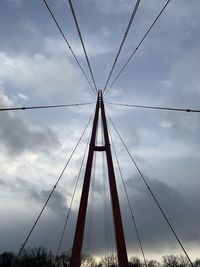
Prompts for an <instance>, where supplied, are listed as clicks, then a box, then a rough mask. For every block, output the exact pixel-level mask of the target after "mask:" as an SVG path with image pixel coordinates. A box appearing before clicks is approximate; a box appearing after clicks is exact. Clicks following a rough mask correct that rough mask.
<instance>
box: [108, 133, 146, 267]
mask: <svg viewBox="0 0 200 267" xmlns="http://www.w3.org/2000/svg"><path fill="white" fill-rule="evenodd" d="M109 133H110V130H109ZM110 140H111V144H112V147H113V151H114V155H115V158H116V162H117V166H118V170H119V173H120V177H121V180H122V184H123V188H124V191H125V195H126V199H127V202H128V206H129V210H130V213H131V218H132V221H133V224H134V228H135V232H136V235H137V239H138V243H139V246H140V249H141V253H142V257H143V260H144V265H145V266H146V267H147V261H146V258H145V255H144V249H143V245H142V241H141V237H140V233H139V230H138V227H137V223H136V219H135V216H134V213H133V208H132V206H131V202H130V198H129V195H128V191H127V188H126V183H125V180H124V177H123V174H122V170H121V167H120V163H119V158H118V156H117V151H116V149H115V145H114V142H113V138H112V135H111V133H110Z"/></svg>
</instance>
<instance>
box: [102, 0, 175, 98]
mask: <svg viewBox="0 0 200 267" xmlns="http://www.w3.org/2000/svg"><path fill="white" fill-rule="evenodd" d="M170 1H171V0H168V1H167V2H166V4H165V5H164V7H163V8H162V9H161V11H160V12H159V14H158V16H157V17H156V19H155V20H154V22H153V23H152V24H151V26H150V27H149V29H148V30H147V32H146V33H145V35H144V36H143V37H142V39H141V40H140V42H139V44H138V45H137V47H136V48H135V50H133V52H132V54H131V55H130V57H129V58H128V59H127V61H126V62H125V64H124V65H123V67H122V69H121V70H120V72H119V73H118V74H117V76H116V77H115V79H114V80H113V82H112V83H111V85H110V87H109V88H108V90H107V91H106V92H105V95H106V94H107V93H108V91H109V90H110V89H111V88H112V87H113V85H114V84H115V82H116V81H117V79H118V78H119V76H120V75H121V74H122V72H123V71H124V69H125V68H126V66H127V65H128V63H129V62H130V60H131V59H132V57H133V56H134V55H135V53H136V52H137V51H138V49H139V47H140V46H141V44H142V43H143V42H144V40H145V39H146V37H147V35H148V34H149V33H150V31H151V30H152V28H153V27H154V25H155V24H156V22H157V21H158V19H159V18H160V16H161V15H162V13H163V12H164V10H165V8H166V7H167V6H168V4H169V3H170Z"/></svg>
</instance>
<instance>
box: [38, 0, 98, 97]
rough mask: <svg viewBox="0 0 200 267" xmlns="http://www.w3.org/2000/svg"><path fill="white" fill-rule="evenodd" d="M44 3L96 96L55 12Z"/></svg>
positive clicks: (44, 0)
mask: <svg viewBox="0 0 200 267" xmlns="http://www.w3.org/2000/svg"><path fill="white" fill-rule="evenodd" d="M42 1H43V2H44V4H45V6H46V7H47V9H48V11H49V13H50V15H51V17H52V19H53V20H54V22H55V24H56V26H57V28H58V30H59V32H60V33H61V35H62V37H63V39H64V41H65V43H66V44H67V46H68V48H69V50H70V52H71V54H72V56H73V57H74V59H75V61H76V63H77V64H78V66H79V68H80V70H81V72H82V73H83V75H84V77H85V79H86V80H87V82H88V84H89V86H90V88H91V89H92V91H93V93H94V94H95V95H96V92H95V90H94V88H93V86H92V84H91V82H90V80H89V79H88V77H87V75H86V73H85V71H84V69H83V67H82V66H81V64H80V62H79V60H78V58H77V56H76V55H75V53H74V51H73V49H72V47H71V45H70V44H69V41H68V40H67V38H66V36H65V34H64V32H63V31H62V29H61V27H60V25H59V23H58V21H57V19H56V17H55V16H54V14H53V12H52V10H51V8H50V6H49V5H48V3H47V1H46V0H42Z"/></svg>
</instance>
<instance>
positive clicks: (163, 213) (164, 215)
mask: <svg viewBox="0 0 200 267" xmlns="http://www.w3.org/2000/svg"><path fill="white" fill-rule="evenodd" d="M108 117H109V120H110V121H111V124H112V126H113V128H114V129H115V131H116V133H117V135H118V137H119V139H120V140H121V142H122V144H123V146H124V148H125V150H126V151H127V153H128V155H129V157H130V158H131V160H132V162H133V164H134V166H135V167H136V169H137V171H138V173H139V175H140V177H141V178H142V180H143V182H144V183H145V185H146V187H147V189H148V190H149V192H150V194H151V196H152V198H153V200H154V201H155V203H156V205H157V206H158V208H159V210H160V212H161V213H162V215H163V217H164V219H165V221H166V223H167V224H168V226H169V228H170V229H171V231H172V233H173V235H174V237H175V239H176V240H177V242H178V243H179V245H180V247H181V248H182V250H183V252H184V254H185V256H186V257H187V259H188V261H189V263H190V265H191V266H192V267H194V264H193V263H192V261H191V259H190V257H189V255H188V253H187V251H186V250H185V248H184V246H183V244H182V242H181V240H180V238H179V237H178V235H177V234H176V232H175V230H174V228H173V226H172V224H171V223H170V221H169V219H168V217H167V215H166V214H165V212H164V210H163V208H162V207H161V205H160V204H159V201H158V199H157V197H156V196H155V194H154V193H153V191H152V190H151V188H150V186H149V184H148V182H147V180H146V178H145V176H144V175H143V173H142V171H141V170H140V168H139V166H138V164H137V162H136V161H135V159H134V158H133V156H132V154H131V153H130V151H129V149H128V147H127V145H126V144H125V142H124V140H123V139H122V137H121V135H120V133H119V131H118V130H117V128H116V126H115V124H114V122H113V120H112V119H111V117H110V116H109V115H108Z"/></svg>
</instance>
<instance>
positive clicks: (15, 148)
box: [0, 96, 60, 156]
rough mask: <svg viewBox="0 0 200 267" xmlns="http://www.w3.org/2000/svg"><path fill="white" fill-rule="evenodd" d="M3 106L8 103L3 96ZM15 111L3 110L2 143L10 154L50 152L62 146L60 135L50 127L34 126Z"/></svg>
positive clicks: (0, 130) (0, 117) (0, 132)
mask: <svg viewBox="0 0 200 267" xmlns="http://www.w3.org/2000/svg"><path fill="white" fill-rule="evenodd" d="M0 100H1V101H0V102H1V106H4V107H7V103H6V102H5V101H2V100H4V98H3V97H2V96H1V99H0ZM20 112H21V111H19V113H18V115H19V116H20ZM19 116H17V115H15V114H14V113H13V112H7V111H5V112H1V114H0V120H1V127H0V144H1V146H3V147H4V149H5V150H6V151H7V153H8V154H9V155H11V156H12V155H15V156H16V155H19V154H21V153H23V152H26V151H32V152H44V153H49V152H50V151H51V150H50V148H51V149H55V148H58V147H59V146H60V143H59V140H58V137H57V135H56V133H55V132H53V131H52V130H51V129H50V128H42V127H41V128H40V129H38V128H34V127H32V126H30V125H29V124H28V123H27V122H25V121H23V120H22V119H21V118H20V117H19Z"/></svg>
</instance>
